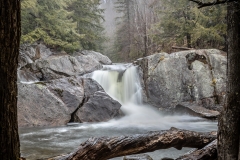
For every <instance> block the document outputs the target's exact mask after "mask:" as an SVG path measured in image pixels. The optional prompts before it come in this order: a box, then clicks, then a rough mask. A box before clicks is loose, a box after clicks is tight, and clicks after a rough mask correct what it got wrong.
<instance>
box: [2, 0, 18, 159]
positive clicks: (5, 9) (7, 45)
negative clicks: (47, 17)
mask: <svg viewBox="0 0 240 160" xmlns="http://www.w3.org/2000/svg"><path fill="white" fill-rule="evenodd" d="M20 30H21V29H20V0H1V1H0V52H1V53H0V82H1V85H0V142H1V144H0V159H1V160H18V159H19V157H20V144H19V136H18V123H17V65H18V61H17V60H18V54H19V41H20V34H21V32H20Z"/></svg>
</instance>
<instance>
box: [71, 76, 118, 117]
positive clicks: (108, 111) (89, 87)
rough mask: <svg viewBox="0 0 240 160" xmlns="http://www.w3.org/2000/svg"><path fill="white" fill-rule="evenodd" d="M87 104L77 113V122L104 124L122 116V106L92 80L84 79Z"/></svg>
mask: <svg viewBox="0 0 240 160" xmlns="http://www.w3.org/2000/svg"><path fill="white" fill-rule="evenodd" d="M83 83H84V90H85V103H84V104H83V105H82V106H81V107H80V108H79V109H78V111H77V112H76V120H75V121H77V122H102V121H107V120H110V119H112V118H114V117H118V116H121V114H122V113H121V111H120V107H121V104H120V103H119V102H117V101H115V100H114V99H112V98H111V97H109V96H108V95H107V93H106V92H105V91H104V90H103V89H102V87H101V86H100V85H99V84H98V83H96V82H95V81H94V80H92V79H84V80H83Z"/></svg>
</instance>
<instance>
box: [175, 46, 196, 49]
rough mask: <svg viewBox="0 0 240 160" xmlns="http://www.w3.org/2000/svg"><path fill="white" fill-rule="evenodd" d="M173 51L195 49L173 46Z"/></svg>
mask: <svg viewBox="0 0 240 160" xmlns="http://www.w3.org/2000/svg"><path fill="white" fill-rule="evenodd" d="M172 49H180V50H192V49H194V48H188V47H178V46H172Z"/></svg>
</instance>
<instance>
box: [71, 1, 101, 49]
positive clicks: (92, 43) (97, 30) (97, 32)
mask: <svg viewBox="0 0 240 160" xmlns="http://www.w3.org/2000/svg"><path fill="white" fill-rule="evenodd" d="M99 5H100V1H98V0H94V1H89V0H81V1H79V0H75V1H74V2H73V3H72V4H71V6H70V9H71V10H72V11H74V13H73V20H74V21H76V22H77V33H78V34H81V35H84V37H83V38H82V39H81V41H80V44H81V46H82V47H83V48H84V49H92V50H102V47H103V46H102V44H103V42H104V40H105V37H104V36H103V31H104V28H103V27H102V22H103V21H104V17H103V16H102V13H103V12H104V10H103V9H100V8H99Z"/></svg>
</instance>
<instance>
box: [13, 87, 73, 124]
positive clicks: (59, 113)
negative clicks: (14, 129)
mask: <svg viewBox="0 0 240 160" xmlns="http://www.w3.org/2000/svg"><path fill="white" fill-rule="evenodd" d="M70 118H71V112H70V110H69V109H68V108H67V107H66V105H65V104H64V103H63V102H62V101H61V100H60V99H58V97H56V96H55V95H54V94H53V93H52V92H50V91H49V90H48V88H47V86H46V85H45V84H18V125H19V127H30V126H59V125H64V124H66V123H67V122H68V121H69V119H70Z"/></svg>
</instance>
